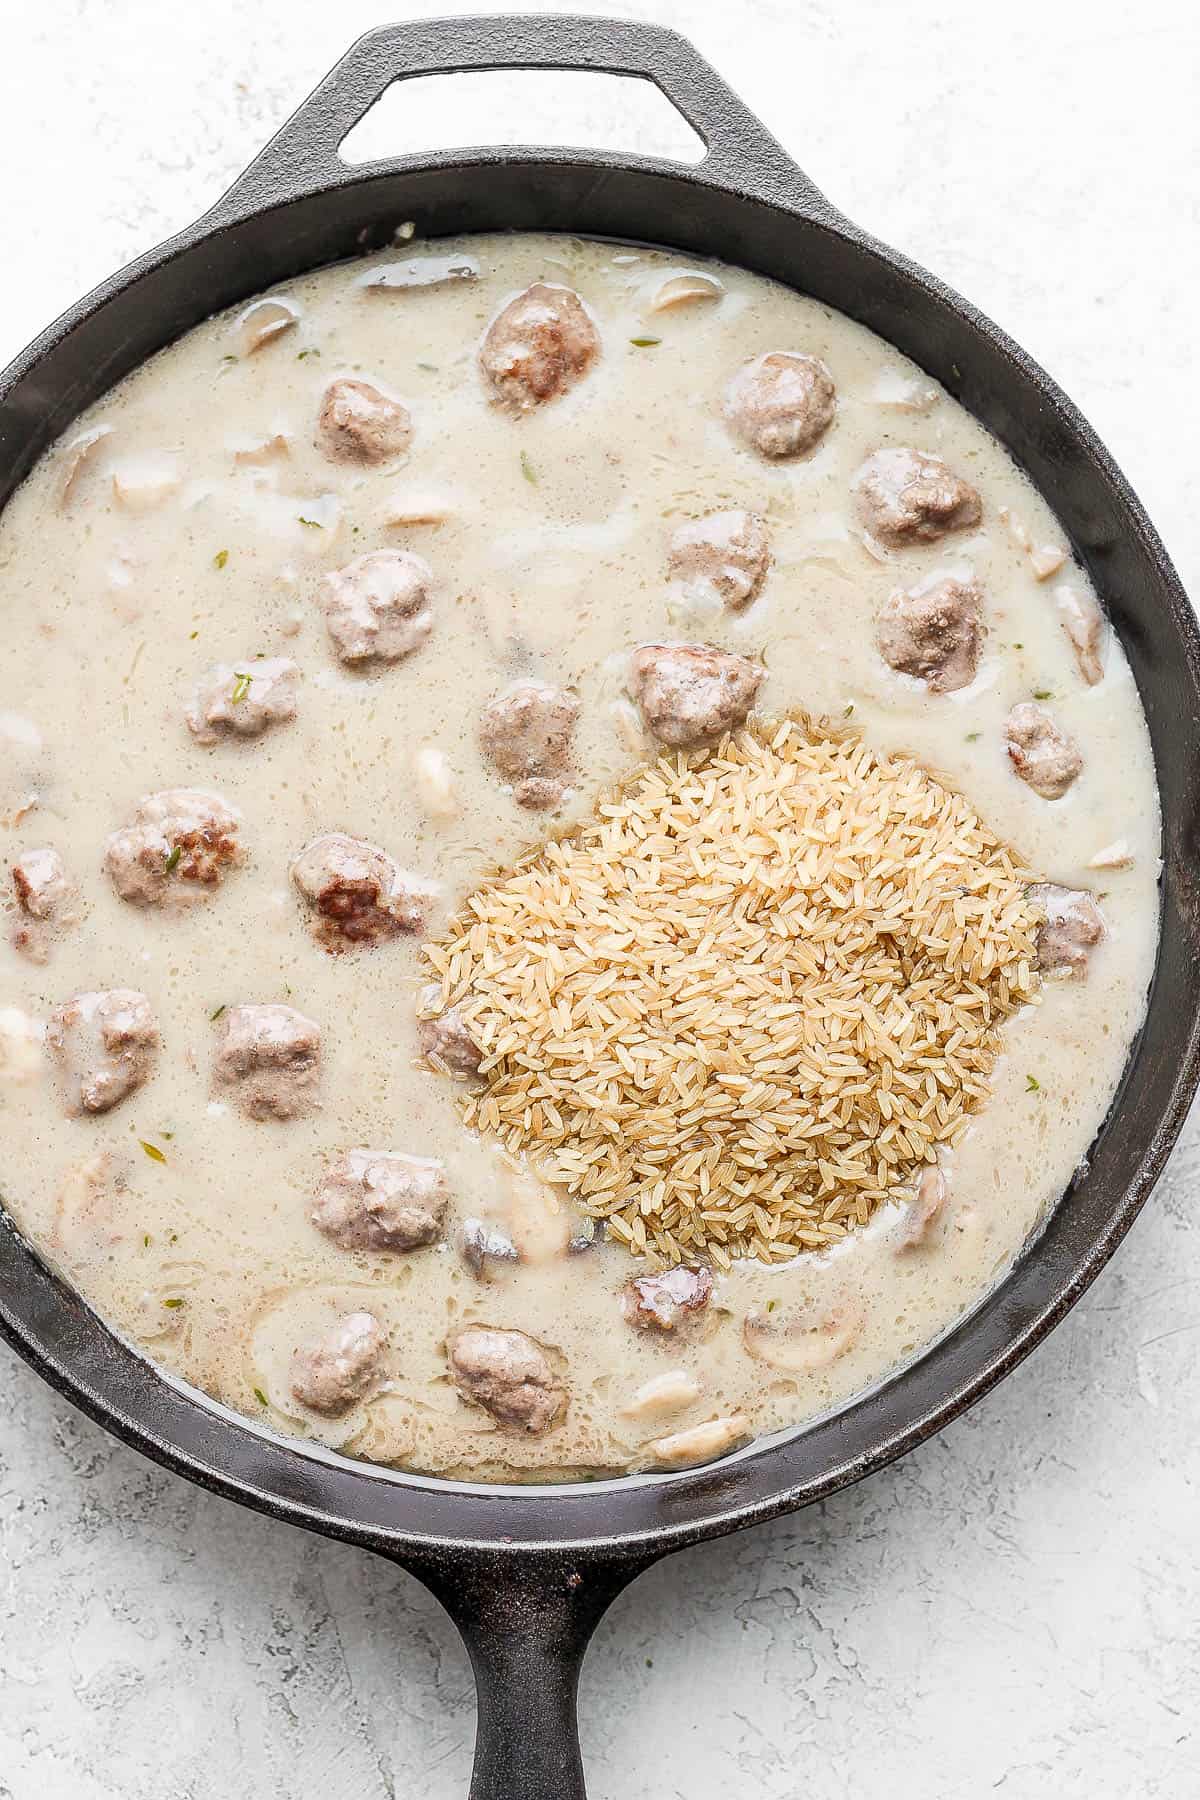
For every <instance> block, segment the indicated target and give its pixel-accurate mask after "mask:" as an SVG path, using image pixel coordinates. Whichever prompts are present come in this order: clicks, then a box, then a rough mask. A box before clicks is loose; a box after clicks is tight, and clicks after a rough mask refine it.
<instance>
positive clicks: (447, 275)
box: [355, 256, 479, 294]
mask: <svg viewBox="0 0 1200 1800" xmlns="http://www.w3.org/2000/svg"><path fill="white" fill-rule="evenodd" d="M478 279H479V264H478V263H477V262H476V261H475V258H474V257H473V256H414V257H413V258H412V259H411V260H410V261H409V262H400V263H381V264H380V265H379V267H378V268H374V269H372V270H371V271H370V272H369V273H368V274H366V275H360V276H359V278H358V280H357V282H356V283H355V286H356V287H360V288H362V290H363V292H364V293H367V294H411V293H413V292H414V291H415V290H418V289H421V288H439V287H461V286H463V285H464V284H465V283H468V282H472V281H478Z"/></svg>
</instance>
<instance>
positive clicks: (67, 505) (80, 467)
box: [58, 425, 116, 512]
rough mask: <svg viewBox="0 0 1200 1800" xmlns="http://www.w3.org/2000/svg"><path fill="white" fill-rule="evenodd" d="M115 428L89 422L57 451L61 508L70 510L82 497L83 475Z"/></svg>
mask: <svg viewBox="0 0 1200 1800" xmlns="http://www.w3.org/2000/svg"><path fill="white" fill-rule="evenodd" d="M115 430H116V427H115V426H114V425H89V426H88V427H87V428H86V430H84V431H81V432H79V433H78V435H77V436H75V437H73V438H71V440H70V441H69V443H66V444H64V445H63V447H62V449H61V450H60V451H59V452H58V461H59V463H60V465H61V473H60V477H59V485H58V508H59V511H60V512H70V511H71V509H72V507H73V506H74V504H75V501H76V500H77V499H78V497H79V492H80V488H81V484H82V482H83V478H84V476H85V475H86V474H87V473H88V471H89V470H90V469H91V468H92V467H93V466H94V464H95V463H96V462H97V460H98V458H99V454H100V450H101V449H102V447H103V446H104V445H105V444H106V443H107V442H108V440H109V438H110V437H112V435H113V433H114V431H115Z"/></svg>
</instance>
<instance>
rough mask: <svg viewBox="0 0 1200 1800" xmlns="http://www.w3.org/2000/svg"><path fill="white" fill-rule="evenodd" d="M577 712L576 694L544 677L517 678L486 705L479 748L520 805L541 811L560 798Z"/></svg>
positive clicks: (482, 718) (554, 804)
mask: <svg viewBox="0 0 1200 1800" xmlns="http://www.w3.org/2000/svg"><path fill="white" fill-rule="evenodd" d="M578 717H579V702H578V700H576V698H575V696H574V695H573V694H568V693H566V692H565V691H564V689H562V688H556V687H551V686H550V685H549V684H548V683H547V682H544V681H518V682H515V683H514V684H513V686H512V687H510V688H507V689H506V690H505V691H504V693H502V694H498V695H497V696H496V698H495V699H494V700H491V701H489V702H488V704H487V705H486V706H485V707H484V709H483V713H482V716H481V718H480V721H479V744H480V748H481V749H482V751H483V754H484V755H485V756H486V757H487V759H488V761H489V762H490V763H491V764H492V765H493V767H494V768H495V769H496V770H497V772H498V773H499V774H500V775H501V776H503V778H504V780H505V781H509V782H511V783H512V787H513V799H514V800H515V801H516V802H517V804H518V805H519V806H527V807H529V808H530V809H531V810H533V811H535V812H541V811H544V810H545V809H546V808H547V807H551V806H557V805H558V803H559V801H560V800H561V799H562V797H563V795H564V793H565V792H566V788H567V763H568V758H569V756H570V751H571V738H572V735H573V733H574V730H575V721H576V719H577V718H578Z"/></svg>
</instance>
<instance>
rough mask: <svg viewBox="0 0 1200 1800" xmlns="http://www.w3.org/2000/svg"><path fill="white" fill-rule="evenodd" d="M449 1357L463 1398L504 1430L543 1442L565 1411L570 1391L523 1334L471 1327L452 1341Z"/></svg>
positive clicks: (541, 1350) (545, 1357) (449, 1345)
mask: <svg viewBox="0 0 1200 1800" xmlns="http://www.w3.org/2000/svg"><path fill="white" fill-rule="evenodd" d="M447 1354H448V1357H449V1363H450V1373H451V1375H452V1376H453V1378H454V1383H455V1386H456V1387H457V1388H458V1391H459V1393H460V1394H462V1396H463V1398H464V1399H465V1400H470V1401H472V1402H473V1403H474V1404H475V1405H476V1406H481V1407H483V1409H484V1411H485V1412H489V1413H490V1414H491V1415H492V1417H493V1418H494V1419H496V1420H497V1421H498V1422H499V1423H500V1424H501V1425H508V1426H512V1427H513V1428H514V1429H515V1430H519V1431H527V1432H529V1433H530V1434H531V1435H535V1436H540V1435H541V1433H542V1432H545V1431H549V1430H550V1429H551V1427H552V1426H554V1425H557V1424H558V1422H559V1420H560V1419H561V1418H562V1415H563V1413H564V1412H565V1411H566V1406H567V1391H566V1389H565V1387H563V1385H562V1383H561V1382H559V1381H558V1380H556V1378H555V1375H554V1371H553V1369H552V1368H551V1366H550V1362H549V1359H548V1357H547V1356H546V1352H545V1351H544V1350H543V1348H542V1346H541V1345H540V1344H539V1343H537V1342H536V1340H535V1339H534V1338H531V1337H528V1336H527V1335H526V1334H525V1332H523V1331H498V1330H494V1329H493V1328H492V1327H491V1326H488V1325H468V1326H466V1327H465V1329H464V1330H462V1331H460V1332H458V1333H457V1334H456V1336H454V1337H453V1338H451V1339H450V1342H449V1344H448V1346H447Z"/></svg>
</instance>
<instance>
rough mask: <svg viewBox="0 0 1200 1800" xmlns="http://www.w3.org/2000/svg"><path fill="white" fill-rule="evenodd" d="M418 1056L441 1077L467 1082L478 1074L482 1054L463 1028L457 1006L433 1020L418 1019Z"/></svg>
mask: <svg viewBox="0 0 1200 1800" xmlns="http://www.w3.org/2000/svg"><path fill="white" fill-rule="evenodd" d="M417 1036H418V1038H419V1040H420V1044H421V1054H422V1056H424V1057H426V1058H427V1059H428V1061H430V1062H431V1063H432V1064H433V1066H434V1068H435V1069H440V1070H441V1072H442V1074H443V1075H451V1076H454V1077H456V1078H457V1079H459V1080H461V1081H468V1080H470V1079H472V1078H473V1077H474V1076H476V1075H478V1073H479V1065H480V1063H481V1062H482V1061H483V1051H482V1050H481V1049H480V1048H479V1045H478V1044H477V1043H476V1042H475V1039H474V1038H473V1037H472V1036H471V1033H470V1032H469V1031H468V1030H467V1027H466V1026H465V1025H464V1024H463V1019H462V1014H461V1013H460V1012H459V1010H458V1008H457V1007H456V1006H452V1007H450V1008H448V1010H447V1011H446V1012H444V1013H439V1014H438V1016H437V1018H436V1019H421V1020H419V1021H418V1024H417Z"/></svg>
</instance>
